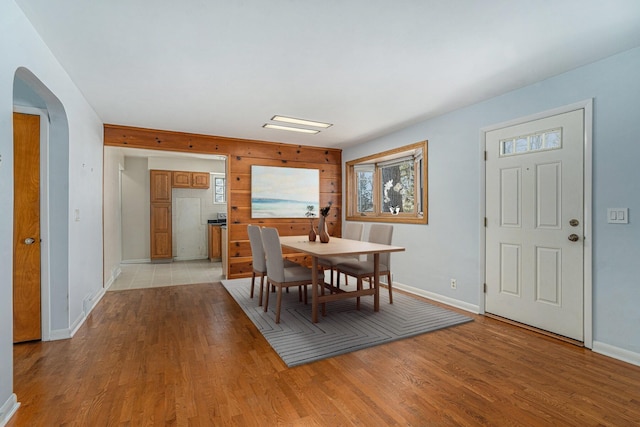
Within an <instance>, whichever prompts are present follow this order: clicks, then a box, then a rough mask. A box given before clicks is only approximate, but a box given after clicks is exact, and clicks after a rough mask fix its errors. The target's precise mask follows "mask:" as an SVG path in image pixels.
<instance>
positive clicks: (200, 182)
mask: <svg viewBox="0 0 640 427" xmlns="http://www.w3.org/2000/svg"><path fill="white" fill-rule="evenodd" d="M209 177H210V175H209V172H185V171H173V173H172V178H171V185H172V186H173V187H175V188H202V189H207V188H209V181H210V178H209Z"/></svg>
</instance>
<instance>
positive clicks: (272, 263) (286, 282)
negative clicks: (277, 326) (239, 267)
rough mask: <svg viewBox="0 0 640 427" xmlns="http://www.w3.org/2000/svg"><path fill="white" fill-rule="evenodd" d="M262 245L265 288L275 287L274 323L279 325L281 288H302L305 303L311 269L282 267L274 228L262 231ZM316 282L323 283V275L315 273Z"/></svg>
mask: <svg viewBox="0 0 640 427" xmlns="http://www.w3.org/2000/svg"><path fill="white" fill-rule="evenodd" d="M262 244H263V246H264V251H265V253H266V257H267V287H269V285H272V286H275V287H276V290H277V295H278V296H277V301H276V319H275V320H276V323H280V307H281V305H282V288H289V287H291V286H298V287H302V288H303V291H304V300H305V303H306V302H307V285H310V284H311V283H312V282H313V275H312V271H311V269H309V268H307V267H303V266H298V267H287V268H285V266H284V259H283V258H282V246H281V245H280V236H279V235H278V230H277V229H275V228H269V227H265V228H263V229H262ZM316 274H318V281H319V282H320V283H322V282H323V281H324V273H323V272H322V271H318V272H316ZM269 293H270V292H267V293H266V296H265V300H264V311H267V310H268V308H269Z"/></svg>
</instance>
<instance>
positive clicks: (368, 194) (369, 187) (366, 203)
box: [356, 171, 373, 212]
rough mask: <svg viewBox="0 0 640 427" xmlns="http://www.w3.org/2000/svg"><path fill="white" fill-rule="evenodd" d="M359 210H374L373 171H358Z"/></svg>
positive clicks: (357, 192)
mask: <svg viewBox="0 0 640 427" xmlns="http://www.w3.org/2000/svg"><path fill="white" fill-rule="evenodd" d="M356 180H357V182H356V187H357V188H356V194H357V197H358V200H357V205H358V206H357V211H358V212H373V171H358V172H356Z"/></svg>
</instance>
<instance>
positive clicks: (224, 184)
mask: <svg viewBox="0 0 640 427" xmlns="http://www.w3.org/2000/svg"><path fill="white" fill-rule="evenodd" d="M211 178H212V179H211V190H212V195H211V199H212V202H213V204H214V205H226V204H227V177H226V175H225V174H223V173H217V172H211ZM217 179H221V180H222V185H217V182H216V180H217ZM218 187H222V193H221V194H222V195H223V197H224V201H222V202H218V201H216V194H218V193H217V188H218Z"/></svg>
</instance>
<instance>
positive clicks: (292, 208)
mask: <svg viewBox="0 0 640 427" xmlns="http://www.w3.org/2000/svg"><path fill="white" fill-rule="evenodd" d="M308 206H313V211H312V212H318V209H319V206H320V173H319V171H318V170H317V169H302V168H284V167H277V166H256V165H254V166H251V218H305V217H306V213H307V212H308Z"/></svg>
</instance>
